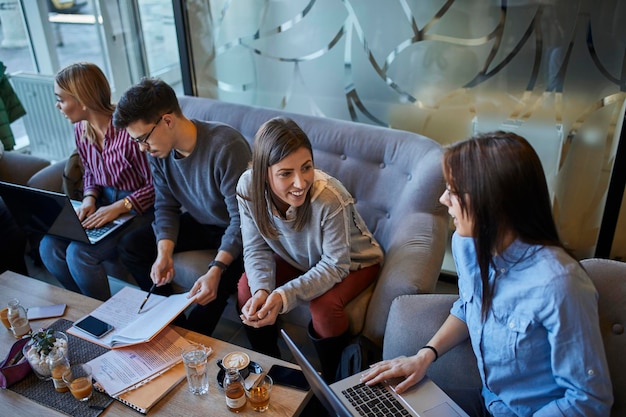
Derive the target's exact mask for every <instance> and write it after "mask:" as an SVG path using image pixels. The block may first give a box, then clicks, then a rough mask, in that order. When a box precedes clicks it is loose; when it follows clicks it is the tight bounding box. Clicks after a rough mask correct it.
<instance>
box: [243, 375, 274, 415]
mask: <svg viewBox="0 0 626 417" xmlns="http://www.w3.org/2000/svg"><path fill="white" fill-rule="evenodd" d="M259 378H261V380H260V381H256V382H255V383H254V384H253V385H252V387H251V388H250V389H248V390H246V395H247V396H248V401H249V402H250V405H251V406H252V409H253V410H254V411H258V412H260V413H263V412H265V411H267V409H268V408H269V405H270V393H271V392H272V386H273V385H274V381H272V377H271V376H269V375H267V374H265V375H263V376H260V377H259Z"/></svg>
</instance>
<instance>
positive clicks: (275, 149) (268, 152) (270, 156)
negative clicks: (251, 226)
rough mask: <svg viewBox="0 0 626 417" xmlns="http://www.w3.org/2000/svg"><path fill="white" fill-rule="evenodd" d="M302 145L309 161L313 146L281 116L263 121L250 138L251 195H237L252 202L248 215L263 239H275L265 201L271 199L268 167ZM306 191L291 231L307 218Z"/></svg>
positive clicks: (293, 124) (304, 134) (300, 228)
mask: <svg viewBox="0 0 626 417" xmlns="http://www.w3.org/2000/svg"><path fill="white" fill-rule="evenodd" d="M303 147H304V148H306V149H308V150H309V152H310V153H311V160H313V148H312V146H311V142H310V141H309V138H308V137H307V135H306V133H304V132H303V131H302V129H300V126H298V125H297V124H296V122H294V121H293V120H291V119H288V118H284V117H275V118H273V119H270V120H268V121H267V122H265V123H263V125H261V127H260V128H259V130H258V131H257V133H256V136H255V138H254V147H253V151H252V190H251V193H252V195H250V196H241V197H242V198H245V199H247V200H250V201H252V215H253V216H254V219H255V220H256V222H257V225H258V227H259V232H261V234H262V235H263V236H264V237H265V238H267V239H276V238H278V233H277V230H276V227H275V226H274V222H273V221H272V218H271V216H270V213H269V212H268V210H267V204H268V201H269V202H271V197H270V195H271V191H270V189H269V180H268V169H269V167H270V166H272V165H274V164H277V163H279V162H280V161H282V160H283V159H284V158H286V157H287V156H289V155H291V154H292V153H293V152H295V151H297V150H298V149H300V148H303ZM310 191H311V190H310V189H309V192H308V193H307V195H306V199H305V201H304V203H303V204H302V206H300V207H299V208H298V210H297V212H296V220H295V222H294V228H295V230H302V228H303V227H304V226H305V225H306V224H307V222H308V221H309V218H310V212H311V193H310Z"/></svg>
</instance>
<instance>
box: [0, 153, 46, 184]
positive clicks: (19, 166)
mask: <svg viewBox="0 0 626 417" xmlns="http://www.w3.org/2000/svg"><path fill="white" fill-rule="evenodd" d="M48 165H50V161H48V160H46V159H43V158H39V157H37V156H33V155H27V154H23V153H20V152H18V151H7V152H5V153H4V156H3V157H2V159H0V181H5V182H12V183H14V184H20V185H26V184H27V183H28V180H29V179H30V178H31V177H32V176H33V175H35V174H36V173H37V172H39V171H40V170H42V169H43V168H45V167H47V166H48Z"/></svg>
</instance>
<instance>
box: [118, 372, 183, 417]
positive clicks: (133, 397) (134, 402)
mask: <svg viewBox="0 0 626 417" xmlns="http://www.w3.org/2000/svg"><path fill="white" fill-rule="evenodd" d="M185 376H186V375H185V365H184V364H183V363H179V364H178V365H176V366H174V367H173V368H171V369H169V370H168V371H166V372H165V373H163V374H162V375H159V376H158V377H157V378H155V379H153V380H151V381H150V382H148V383H147V384H145V385H142V386H140V387H139V388H136V389H134V390H132V391H128V392H125V393H124V394H120V395H118V396H115V397H113V398H114V399H116V400H118V401H119V402H121V403H122V404H124V405H127V406H129V407H130V408H132V409H134V410H136V411H139V412H140V413H142V414H146V413H147V412H148V410H150V408H152V407H153V406H154V405H155V404H156V403H158V402H159V401H160V400H161V399H162V398H163V397H165V396H166V395H167V394H168V393H169V392H170V391H171V390H173V389H174V388H175V387H176V386H177V385H178V384H179V383H180V382H181V381H182V380H183V379H185Z"/></svg>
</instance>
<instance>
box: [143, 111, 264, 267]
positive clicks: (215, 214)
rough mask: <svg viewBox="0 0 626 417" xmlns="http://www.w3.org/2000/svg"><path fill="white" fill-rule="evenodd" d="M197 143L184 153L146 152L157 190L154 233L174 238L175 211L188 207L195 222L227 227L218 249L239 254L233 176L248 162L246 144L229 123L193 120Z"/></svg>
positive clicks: (161, 236) (248, 150)
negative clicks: (154, 154) (158, 155)
mask: <svg viewBox="0 0 626 417" xmlns="http://www.w3.org/2000/svg"><path fill="white" fill-rule="evenodd" d="M192 122H193V123H194V124H195V125H196V128H197V132H198V133H197V134H198V137H197V142H196V147H195V148H194V150H193V151H192V152H191V154H190V155H189V156H187V157H186V158H177V157H176V156H175V153H176V152H174V151H172V152H170V154H169V155H168V156H167V157H165V158H150V166H151V168H152V175H153V180H154V188H155V193H156V200H155V203H154V207H155V219H154V224H153V227H154V233H155V235H156V239H157V242H158V241H159V240H161V239H171V240H173V241H174V242H176V240H177V238H178V229H179V217H180V214H181V212H182V211H187V212H189V214H190V215H191V216H192V217H193V218H194V219H195V220H196V221H198V222H199V223H201V224H207V225H214V226H219V227H224V228H226V232H225V234H224V236H223V237H222V242H221V245H220V247H219V250H224V251H226V252H228V253H230V254H231V255H232V256H233V257H235V258H236V257H237V256H239V255H240V254H241V229H240V221H239V210H238V208H237V198H236V195H235V191H236V187H237V181H238V179H239V177H240V176H241V173H242V172H244V171H245V170H246V168H247V166H248V163H249V161H250V159H251V158H252V154H251V152H250V146H249V145H248V142H247V141H246V140H245V139H244V137H243V136H241V134H240V133H239V132H238V131H237V130H235V129H233V128H232V127H230V126H228V125H225V124H222V123H213V122H203V121H198V120H192Z"/></svg>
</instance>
